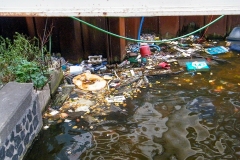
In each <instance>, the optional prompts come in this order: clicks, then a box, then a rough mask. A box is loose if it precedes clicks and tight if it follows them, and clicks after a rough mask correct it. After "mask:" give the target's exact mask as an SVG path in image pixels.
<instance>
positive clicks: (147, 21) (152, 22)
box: [141, 17, 159, 34]
mask: <svg viewBox="0 0 240 160" xmlns="http://www.w3.org/2000/svg"><path fill="white" fill-rule="evenodd" d="M141 33H143V34H144V33H147V34H158V33H159V19H158V17H145V18H144V22H143V26H142V32H141Z"/></svg>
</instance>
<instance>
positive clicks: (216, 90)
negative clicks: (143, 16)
mask: <svg viewBox="0 0 240 160" xmlns="http://www.w3.org/2000/svg"><path fill="white" fill-rule="evenodd" d="M219 57H220V58H222V59H225V60H227V61H229V62H231V63H222V64H221V63H219V64H216V65H211V66H210V71H206V72H194V73H187V72H183V73H180V74H177V75H172V76H156V77H151V78H149V80H150V82H151V83H152V87H149V88H143V89H142V90H141V93H139V94H138V97H137V98H134V99H128V100H127V106H126V111H127V113H128V114H123V113H113V114H111V115H109V116H108V117H107V120H110V122H114V123H106V124H103V125H99V126H98V127H96V128H95V129H93V130H89V131H87V130H82V129H73V126H78V125H82V124H78V123H79V122H77V121H71V122H63V123H59V124H56V125H51V126H50V128H49V129H47V130H43V131H41V133H40V135H39V137H38V139H37V140H36V141H35V143H34V144H33V146H32V147H31V150H30V151H29V152H28V154H27V155H26V156H25V158H24V160H68V159H69V160H76V159H83V160H94V159H96V160H104V159H105V160H112V159H117V160H120V159H124V160H127V159H129V160H134V159H136V160H137V159H139V160H145V159H154V160H165V159H171V160H175V159H178V160H183V159H187V160H191V159H198V160H203V159H204V160H205V159H231V160H232V159H240V55H239V54H237V53H233V52H229V53H225V54H222V55H219ZM113 120H114V121H113ZM116 121H117V123H115V122H116Z"/></svg>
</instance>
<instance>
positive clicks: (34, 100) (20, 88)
mask: <svg viewBox="0 0 240 160" xmlns="http://www.w3.org/2000/svg"><path fill="white" fill-rule="evenodd" d="M0 117H1V122H0V160H18V159H22V158H23V156H24V154H25V153H26V151H27V149H28V148H29V146H30V145H31V143H32V141H33V140H34V138H35V137H36V136H37V134H38V133H39V131H40V130H41V127H42V114H41V108H40V106H39V100H38V95H37V93H36V92H35V91H34V90H33V85H32V84H29V83H15V82H10V83H8V84H6V85H5V86H4V87H3V88H2V89H1V90H0Z"/></svg>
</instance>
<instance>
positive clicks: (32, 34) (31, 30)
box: [26, 17, 36, 37]
mask: <svg viewBox="0 0 240 160" xmlns="http://www.w3.org/2000/svg"><path fill="white" fill-rule="evenodd" d="M26 23H27V28H28V34H29V36H30V37H35V36H36V33H35V27H34V18H33V17H26Z"/></svg>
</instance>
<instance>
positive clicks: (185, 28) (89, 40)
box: [0, 15, 240, 63]
mask: <svg viewBox="0 0 240 160" xmlns="http://www.w3.org/2000/svg"><path fill="white" fill-rule="evenodd" d="M217 17H219V16H216V15H214V16H161V17H145V19H144V23H143V27H142V33H150V34H152V33H154V34H156V35H158V36H159V37H160V38H173V37H177V36H179V35H184V34H186V33H190V32H192V31H194V30H196V29H198V28H200V27H202V26H204V25H206V24H208V23H209V22H211V21H213V20H214V19H216V18H217ZM80 19H82V20H84V21H86V22H88V23H91V24H93V25H95V26H97V27H99V28H102V29H104V30H107V31H109V32H112V33H115V34H119V35H121V36H126V37H129V38H134V39H137V34H138V29H139V23H140V20H141V17H127V18H118V17H80ZM51 24H52V25H53V26H54V28H53V32H52V36H51V48H52V49H51V51H52V52H54V53H61V54H62V56H63V57H64V58H65V59H66V60H68V61H70V62H76V63H78V62H79V61H81V60H82V59H88V56H89V55H103V57H105V58H108V61H109V62H119V61H121V60H122V59H123V58H124V56H125V46H126V44H127V43H128V41H126V40H124V39H120V38H117V37H113V36H110V35H108V34H106V33H103V32H101V31H99V30H96V29H94V28H92V27H89V26H87V25H85V24H83V23H80V22H78V21H76V20H74V19H72V18H70V17H48V18H47V17H0V34H1V35H2V36H3V37H9V38H12V36H13V35H14V33H15V32H19V33H23V34H26V35H28V36H31V37H33V36H36V37H39V36H40V37H43V35H44V31H46V32H45V35H46V33H47V31H49V30H50V27H51ZM239 25H240V16H239V15H229V16H224V17H223V18H222V19H220V20H219V21H217V22H216V23H214V24H212V25H211V26H209V27H208V28H207V30H206V33H205V34H204V35H205V37H207V38H208V37H211V38H225V37H226V36H227V35H228V34H229V33H230V31H231V30H232V29H233V28H234V27H236V26H239ZM204 32H205V30H202V32H201V33H199V34H200V35H202V34H203V33H204ZM47 45H48V43H47Z"/></svg>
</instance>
